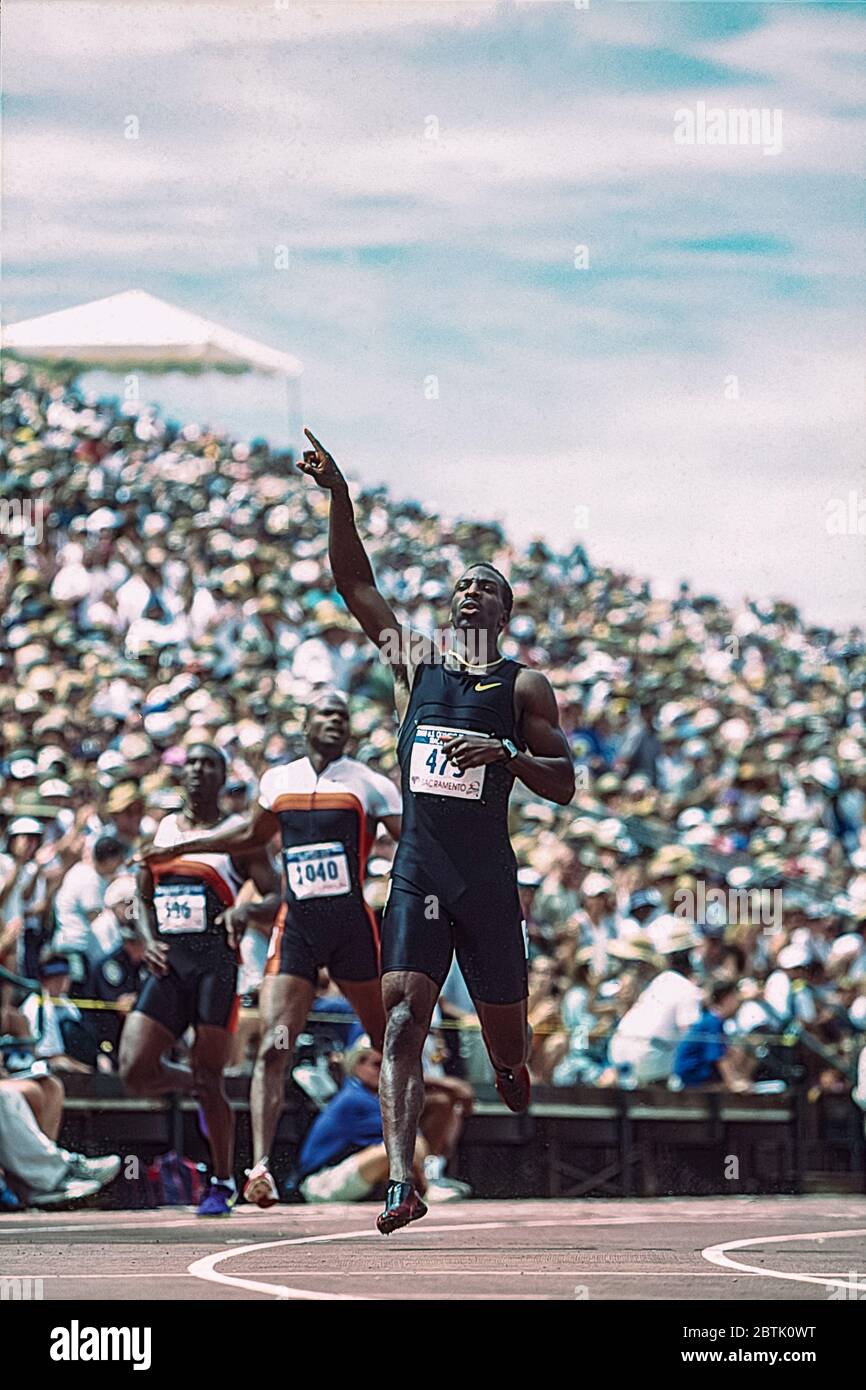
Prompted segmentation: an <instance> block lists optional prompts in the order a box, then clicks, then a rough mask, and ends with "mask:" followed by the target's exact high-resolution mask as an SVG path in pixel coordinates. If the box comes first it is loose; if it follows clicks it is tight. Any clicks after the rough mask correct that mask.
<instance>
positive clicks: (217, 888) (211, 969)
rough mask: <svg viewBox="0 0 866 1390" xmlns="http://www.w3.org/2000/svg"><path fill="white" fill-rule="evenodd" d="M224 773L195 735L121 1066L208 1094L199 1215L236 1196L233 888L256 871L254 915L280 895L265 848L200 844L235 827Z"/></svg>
mask: <svg viewBox="0 0 866 1390" xmlns="http://www.w3.org/2000/svg"><path fill="white" fill-rule="evenodd" d="M225 775H226V767H225V759H224V758H223V755H222V753H221V752H220V750H219V749H218V748H213V747H211V746H210V745H209V744H204V743H199V744H194V745H193V746H192V747H191V748H190V749H189V751H188V753H187V759H186V764H185V766H184V794H185V800H186V810H185V812H184V814H183V815H169V816H166V817H165V818H164V819H163V820H162V821H160V824H159V826H158V827H157V831H156V835H155V837H154V845H153V848H152V850H150V851H147V852H146V854H147V855H148V857H147V858H146V859H145V863H144V865H143V867H142V868H141V869H140V870H139V876H138V891H139V897H140V910H139V922H140V926H141V931H142V934H143V935H144V937H145V940H146V942H147V951H146V956H145V959H146V961H147V964H148V967H149V969H150V971H151V975H150V978H149V979H148V980H147V982H146V983H145V985H144V988H143V989H142V991H141V993H140V995H139V997H138V1000H137V1002H136V1005H135V1008H134V1010H133V1012H132V1013H131V1014H130V1016H129V1018H128V1019H127V1021H126V1025H125V1027H124V1029H123V1033H122V1035H121V1041H120V1070H121V1074H122V1076H123V1078H124V1080H125V1082H126V1084H127V1085H128V1087H129V1089H130V1090H132V1091H134V1092H135V1093H136V1094H137V1095H145V1096H153V1095H163V1094H165V1093H166V1092H171V1091H193V1092H195V1094H196V1095H197V1096H198V1098H199V1100H200V1102H201V1107H202V1110H203V1112H204V1117H205V1121H206V1124H207V1130H208V1140H209V1143H210V1147H211V1155H212V1159H213V1176H212V1178H211V1185H210V1189H209V1191H208V1192H206V1194H205V1196H204V1198H203V1200H202V1203H201V1205H200V1207H199V1215H201V1216H224V1215H228V1213H229V1212H230V1211H231V1208H232V1206H233V1204H234V1202H235V1200H236V1198H237V1191H236V1188H235V1182H234V1177H233V1175H232V1160H233V1155H234V1117H233V1115H232V1111H231V1107H230V1106H229V1103H228V1101H227V1099H226V1097H225V1094H224V1092H223V1069H224V1067H225V1065H226V1061H227V1060H228V1055H229V1049H230V1037H231V1032H232V1031H233V1029H234V1026H235V1021H236V1017H237V993H236V985H237V973H238V952H237V946H238V942H237V940H236V928H235V926H234V925H233V922H232V916H233V911H234V903H235V898H236V896H237V893H238V890H239V889H240V888H241V886H242V885H243V884H244V883H245V882H246V880H247V879H250V880H252V882H253V884H254V885H255V887H256V888H257V889H258V891H259V892H260V893H261V894H262V900H261V901H260V902H257V903H251V904H248V905H247V906H246V907H245V909H244V911H245V913H246V914H247V916H248V917H249V916H251V915H256V916H258V917H259V918H260V919H261V920H263V921H268V920H270V921H272V920H273V918H274V915H275V913H276V910H277V907H278V904H279V898H278V896H277V893H276V891H275V890H276V887H277V877H276V873H275V871H274V867H273V864H272V863H271V860H270V857H269V856H268V854H267V852H266V851H265V850H264V849H261V850H259V851H258V852H257V853H256V854H255V855H251V856H249V857H246V858H245V859H244V861H243V863H242V864H237V863H235V862H234V860H232V859H231V858H230V856H228V855H225V854H201V853H195V852H194V850H193V840H194V839H195V838H196V837H197V836H199V835H200V834H201V833H202V832H203V831H205V830H207V829H209V828H213V827H220V828H222V827H224V828H225V829H226V830H229V829H230V828H231V824H232V820H229V821H225V820H224V818H223V817H222V815H221V812H220V809H219V795H220V791H221V789H222V785H223V783H224V781H225ZM233 819H234V821H235V823H236V819H237V818H233ZM151 854H154V855H155V856H156V857H155V858H154V859H153V861H151V859H150V857H149V856H150V855H151ZM189 1027H193V1028H194V1029H195V1042H194V1044H193V1048H192V1069H190V1068H188V1067H183V1066H179V1065H178V1064H177V1063H174V1062H168V1061H166V1060H165V1057H164V1055H163V1054H164V1053H165V1052H166V1051H167V1050H168V1048H169V1047H170V1046H171V1045H172V1043H173V1042H175V1041H176V1040H177V1038H179V1037H180V1036H181V1034H182V1033H184V1032H185V1031H186V1029H187V1028H189Z"/></svg>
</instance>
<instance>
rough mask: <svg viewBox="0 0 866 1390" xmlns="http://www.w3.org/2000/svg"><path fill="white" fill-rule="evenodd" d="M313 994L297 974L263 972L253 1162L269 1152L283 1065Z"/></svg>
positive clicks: (253, 1105) (254, 1089)
mask: <svg viewBox="0 0 866 1390" xmlns="http://www.w3.org/2000/svg"><path fill="white" fill-rule="evenodd" d="M315 993H316V990H315V986H314V985H312V984H310V981H309V980H305V979H303V978H302V976H300V975H266V976H265V978H264V980H263V981H262V986H261V989H260V990H259V1010H260V1013H261V1030H262V1031H261V1038H260V1041H259V1050H258V1055H257V1057H256V1064H255V1067H254V1069H253V1079H252V1083H251V1085H250V1117H251V1123H252V1130H253V1163H254V1164H255V1163H259V1162H260V1161H261V1160H262V1159H267V1157H268V1155H269V1153H270V1151H271V1145H272V1144H273V1142H274V1135H275V1134H276V1132H277V1125H278V1124H279V1120H280V1112H281V1111H282V1108H283V1099H284V1087H285V1076H286V1067H287V1066H288V1062H289V1058H290V1057H291V1055H292V1051H293V1049H294V1046H295V1039H296V1038H297V1036H298V1034H299V1033H301V1032H303V1028H304V1024H305V1023H306V1021H307V1015H308V1013H309V1012H310V1006H311V1004H312V1002H313V999H314V997H315Z"/></svg>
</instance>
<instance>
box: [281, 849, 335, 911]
mask: <svg viewBox="0 0 866 1390" xmlns="http://www.w3.org/2000/svg"><path fill="white" fill-rule="evenodd" d="M283 858H284V860H285V865H286V878H287V880H288V885H289V888H290V890H291V892H292V896H293V897H295V898H298V899H304V898H333V897H336V896H337V895H338V894H340V893H349V892H351V889H352V882H351V879H350V878H349V861H348V858H347V857H346V848H345V845H343V844H341V843H340V841H339V840H329V841H327V842H324V843H322V844H319V845H295V846H294V847H293V848H292V849H286V850H283Z"/></svg>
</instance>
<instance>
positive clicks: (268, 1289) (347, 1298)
mask: <svg viewBox="0 0 866 1390" xmlns="http://www.w3.org/2000/svg"><path fill="white" fill-rule="evenodd" d="M508 1224H509V1223H507V1222H505V1221H471V1222H462V1221H458V1222H455V1223H453V1224H452V1225H448V1226H446V1225H442V1224H440V1223H438V1222H437V1223H436V1224H435V1225H434V1226H430V1227H428V1230H429V1231H431V1232H432V1231H433V1230H436V1231H496V1230H500V1229H502V1228H503V1227H505V1226H507V1225H508ZM373 1236H375V1237H376V1238H377V1239H379V1240H382V1238H383V1237H382V1236H381V1235H380V1234H379V1232H378V1231H377V1230H376V1229H375V1227H373V1229H372V1230H370V1229H367V1230H363V1231H338V1232H336V1233H335V1234H334V1235H327V1236H324V1235H323V1236H290V1237H289V1238H288V1239H284V1240H266V1241H256V1242H255V1244H254V1245H240V1246H237V1247H236V1248H235V1249H234V1250H218V1251H217V1252H216V1253H215V1254H213V1255H206V1256H205V1257H204V1259H201V1260H194V1261H193V1263H192V1264H191V1265H188V1266H187V1268H188V1271H189V1273H190V1274H194V1275H195V1276H196V1278H198V1279H207V1280H209V1281H210V1282H211V1283H214V1284H226V1285H228V1286H229V1287H230V1288H235V1289H249V1290H251V1292H253V1293H265V1294H270V1296H271V1297H272V1298H280V1299H287V1298H298V1299H305V1300H307V1301H313V1302H323V1303H325V1302H327V1303H330V1302H332V1301H338V1302H351V1303H356V1302H359V1301H360V1302H364V1303H366V1302H367V1301H368V1300H367V1299H366V1298H365V1297H364V1295H363V1294H347V1293H313V1292H312V1291H311V1290H309V1289H290V1288H288V1287H287V1286H286V1285H285V1284H263V1283H260V1282H259V1281H258V1280H256V1279H242V1278H240V1277H238V1276H236V1275H231V1274H222V1273H220V1271H219V1270H218V1269H217V1268H216V1266H217V1265H218V1264H222V1262H223V1260H230V1259H233V1258H234V1257H235V1256H236V1255H251V1254H257V1253H258V1252H259V1251H260V1250H273V1249H275V1248H276V1247H278V1246H279V1247H282V1246H286V1245H320V1244H325V1243H326V1242H328V1241H336V1240H366V1239H369V1238H372V1237H373ZM322 1273H323V1275H324V1276H325V1277H327V1274H328V1271H327V1270H324V1271H322ZM308 1277H309V1278H310V1279H315V1278H316V1271H315V1270H310V1273H309V1276H308Z"/></svg>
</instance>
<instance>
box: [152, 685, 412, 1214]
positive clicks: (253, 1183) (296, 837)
mask: <svg viewBox="0 0 866 1390" xmlns="http://www.w3.org/2000/svg"><path fill="white" fill-rule="evenodd" d="M304 732H305V734H306V743H307V752H306V756H305V757H303V758H298V759H296V760H295V761H294V762H291V763H285V764H282V765H281V766H279V767H273V768H270V769H269V771H267V772H266V773H265V774H264V776H263V777H262V780H261V785H260V788H259V797H258V801H259V805H258V807H257V808H256V810H255V811H254V812H253V813H252V814H249V815H247V816H245V817H239V818H236V819H235V820H233V822H232V825H231V827H230V828H229V827H227V830H229V831H230V833H223V832H222V831H221V830H219V829H217V830H215V831H212V832H210V833H209V834H207V835H204V836H200V837H199V838H198V839H197V840H196V841H195V842H194V843H193V844H192V845H191V846H187V852H189V851H190V849H192V850H194V851H195V852H196V854H198V853H200V852H202V851H206V850H209V851H210V852H211V853H223V854H233V855H243V854H246V853H247V852H248V851H249V850H251V849H256V848H258V849H261V847H262V846H264V845H266V844H268V843H269V842H270V841H271V840H272V839H274V837H275V836H279V837H280V841H281V843H282V852H283V867H284V871H285V875H284V883H285V900H284V902H283V905H282V907H281V908H280V911H279V915H278V918H277V926H276V930H275V931H274V933H273V936H272V938H271V944H270V948H269V951H268V961H267V965H266V967H265V978H264V980H263V981H262V986H261V989H260V991H259V1009H260V1011H261V1020H262V1031H261V1041H260V1044H259V1053H258V1057H257V1058H256V1065H255V1070H254V1071H253V1080H252V1085H251V1087H250V1119H251V1124H252V1131H253V1158H254V1162H253V1167H252V1169H251V1170H250V1173H249V1176H248V1178H247V1182H246V1184H245V1186H244V1197H245V1198H246V1200H247V1201H248V1202H254V1203H256V1204H257V1205H258V1206H261V1207H269V1206H272V1205H273V1204H274V1203H275V1202H278V1201H279V1192H278V1190H277V1185H276V1182H275V1181H274V1178H273V1175H272V1174H271V1171H270V1166H269V1155H270V1151H271V1147H272V1145H273V1141H274V1135H275V1134H276V1130H277V1125H278V1123H279V1118H280V1112H281V1110H282V1108H283V1103H284V1087H285V1072H286V1066H287V1064H288V1062H289V1059H290V1057H291V1055H292V1049H293V1047H294V1044H295V1039H296V1038H297V1036H298V1034H299V1033H300V1032H301V1031H302V1029H303V1027H304V1024H305V1022H306V1019H307V1015H308V1014H309V1011H310V1008H311V1006H312V1003H313V999H314V997H315V992H316V984H317V981H318V974H319V969H320V967H321V966H327V969H328V973H329V974H330V976H331V978H332V980H333V981H334V983H335V984H336V985H337V987H338V988H339V989H340V990H341V991H342V993H343V994H344V995H345V996H346V998H347V999H348V1000H349V1002H350V1004H352V1006H353V1007H354V1009H355V1012H356V1013H357V1015H358V1018H359V1019H360V1021H361V1025H362V1027H363V1028H364V1030H365V1032H367V1033H368V1034H369V1036H370V1038H371V1040H372V1042H373V1046H374V1047H375V1048H380V1047H381V1046H382V1038H383V1036H384V1032H385V1013H384V1009H383V1007H382V993H381V988H380V984H379V933H378V929H377V925H376V919H375V917H374V916H373V914H372V912H371V910H370V908H369V907H368V906H367V904H366V902H365V901H364V895H363V887H364V875H365V871H366V867H367V856H368V855H369V853H370V849H371V847H372V844H373V838H374V836H375V831H376V825H377V823H378V822H379V821H382V822H384V824H385V827H386V829H387V830H388V832H389V833H390V834H391V835H392V836H393V838H394V839H397V838H398V837H399V834H400V809H401V803H400V791H399V789H398V788H397V787H396V786H395V785H394V783H393V782H390V781H389V780H388V778H387V777H383V776H382V775H381V773H378V772H374V771H373V769H372V768H369V767H367V766H366V764H364V763H360V762H358V761H357V760H356V759H355V758H349V757H346V756H345V748H346V744H347V742H348V740H349V733H350V728H349V709H348V705H347V703H346V698H345V696H344V695H341V694H339V693H338V692H336V691H324V692H322V694H320V695H319V696H318V697H317V698H316V699H315V700H314V701H313V703H312V704H311V705H310V708H309V710H308V711H307V718H306V723H305V729H304ZM149 862H151V863H153V862H156V861H155V860H154V859H153V857H152V856H149ZM242 862H245V861H242Z"/></svg>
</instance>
